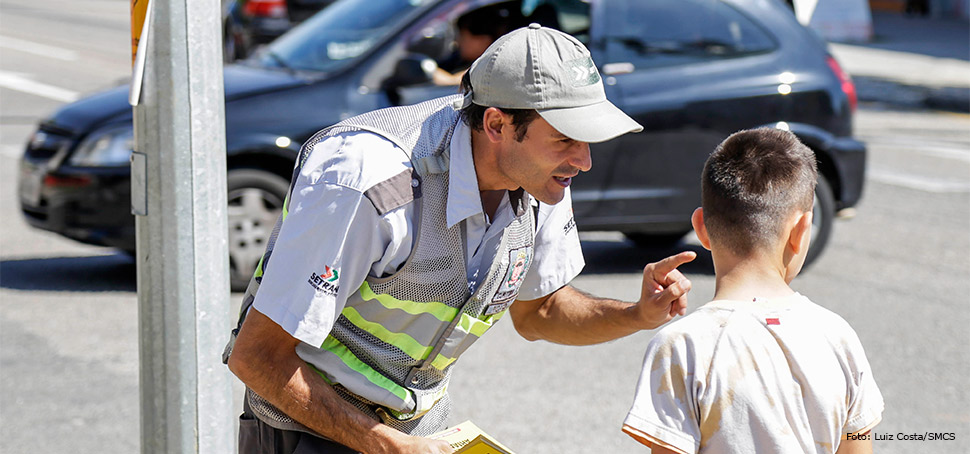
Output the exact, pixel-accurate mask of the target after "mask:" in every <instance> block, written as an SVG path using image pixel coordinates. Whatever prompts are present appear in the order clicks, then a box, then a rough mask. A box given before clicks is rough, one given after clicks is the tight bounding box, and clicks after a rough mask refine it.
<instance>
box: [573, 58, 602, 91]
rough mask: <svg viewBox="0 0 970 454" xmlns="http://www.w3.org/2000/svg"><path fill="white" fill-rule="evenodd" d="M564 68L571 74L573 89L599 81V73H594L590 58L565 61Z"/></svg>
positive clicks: (594, 67) (594, 68)
mask: <svg viewBox="0 0 970 454" xmlns="http://www.w3.org/2000/svg"><path fill="white" fill-rule="evenodd" d="M566 68H568V69H569V71H570V72H571V73H572V79H571V80H572V85H573V87H585V86H587V85H593V84H595V83H597V82H599V81H600V73H599V72H598V71H596V65H594V64H593V59H592V58H589V57H583V58H577V59H575V60H570V61H567V62H566Z"/></svg>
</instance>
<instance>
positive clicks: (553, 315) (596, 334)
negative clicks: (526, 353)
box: [510, 285, 643, 345]
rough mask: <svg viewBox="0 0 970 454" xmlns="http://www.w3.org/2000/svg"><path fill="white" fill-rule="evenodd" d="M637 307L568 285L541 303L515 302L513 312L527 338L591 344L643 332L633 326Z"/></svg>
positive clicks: (516, 322)
mask: <svg viewBox="0 0 970 454" xmlns="http://www.w3.org/2000/svg"><path fill="white" fill-rule="evenodd" d="M634 306H636V304H634V303H628V302H624V301H618V300H614V299H609V298H598V297H595V296H592V295H589V294H587V293H584V292H582V291H579V290H577V289H575V288H573V287H571V286H568V285H567V286H565V287H563V288H561V289H559V290H557V291H556V292H554V293H553V294H551V295H549V296H548V297H547V298H544V299H541V300H534V301H516V302H515V303H514V304H513V305H512V307H511V308H510V311H511V313H512V320H513V323H515V328H516V330H517V331H518V332H519V334H521V335H522V336H523V337H525V338H526V339H529V340H539V339H543V340H547V341H549V342H555V343H557V344H565V345H592V344H598V343H602V342H607V341H611V340H614V339H618V338H620V337H624V336H627V335H630V334H633V333H635V332H637V331H639V330H641V329H643V327H642V326H638V325H636V324H635V323H634V321H635V314H633V313H632V311H633V310H634Z"/></svg>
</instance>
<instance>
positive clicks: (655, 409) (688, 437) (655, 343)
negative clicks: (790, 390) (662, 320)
mask: <svg viewBox="0 0 970 454" xmlns="http://www.w3.org/2000/svg"><path fill="white" fill-rule="evenodd" d="M694 374H695V371H694V370H693V365H692V360H691V358H690V357H689V348H688V347H687V345H686V339H685V337H684V336H683V335H679V334H676V333H675V332H672V331H670V330H669V329H666V328H665V329H663V330H661V331H659V332H658V333H657V334H656V335H655V336H654V338H653V339H652V340H651V341H650V345H649V346H648V347H647V353H646V356H645V357H644V361H643V370H642V371H641V374H640V380H639V382H638V383H637V389H636V394H635V396H634V398H633V405H632V407H631V408H630V411H629V413H628V414H627V416H626V419H625V420H624V421H623V432H625V433H626V434H627V435H630V436H631V437H633V438H634V439H636V440H637V441H639V442H641V443H643V444H645V445H654V444H659V445H661V446H663V447H666V448H668V449H671V450H673V451H675V452H681V453H687V454H692V453H695V452H697V449H698V448H699V447H700V441H701V431H700V425H699V423H698V421H699V420H700V418H699V417H698V415H697V411H696V409H697V408H698V407H697V405H696V398H695V396H694V383H693V382H694Z"/></svg>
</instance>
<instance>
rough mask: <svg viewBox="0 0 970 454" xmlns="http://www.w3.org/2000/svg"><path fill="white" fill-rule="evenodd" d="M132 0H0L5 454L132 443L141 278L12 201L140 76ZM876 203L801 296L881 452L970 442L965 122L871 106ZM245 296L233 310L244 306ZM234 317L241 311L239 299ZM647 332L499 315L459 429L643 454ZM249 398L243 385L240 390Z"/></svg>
mask: <svg viewBox="0 0 970 454" xmlns="http://www.w3.org/2000/svg"><path fill="white" fill-rule="evenodd" d="M128 4H129V3H128V1H127V0H44V1H30V0H0V24H2V29H0V219H2V223H0V224H2V225H0V229H2V234H0V451H2V452H9V453H20V452H24V453H28V452H29V453H33V452H75V453H134V452H138V449H139V448H138V446H139V434H138V417H139V409H138V372H139V366H138V364H139V363H138V357H137V355H138V348H137V343H138V333H137V322H138V314H137V296H136V293H135V292H136V289H135V267H134V265H133V263H132V261H131V260H130V259H129V258H127V257H126V256H123V255H119V254H115V253H114V252H113V251H111V250H109V249H104V248H96V247H89V246H84V245H80V244H77V243H74V242H71V241H69V240H65V239H62V238H60V237H58V236H56V235H53V234H49V233H45V232H41V231H36V230H33V229H31V228H29V227H27V225H26V224H25V223H24V221H23V220H22V217H21V216H20V213H19V208H18V205H17V199H16V186H15V185H16V180H17V173H18V167H17V166H18V161H17V159H18V156H19V153H20V149H21V147H22V145H23V144H24V143H25V142H26V140H27V138H28V136H29V135H30V133H31V132H32V130H33V127H34V125H35V124H36V122H37V121H39V120H40V119H42V118H43V117H44V116H45V115H46V114H48V113H49V112H51V111H52V110H53V109H54V108H56V107H57V106H58V105H61V104H62V103H63V102H66V101H69V100H70V99H74V98H77V97H79V96H83V94H85V93H88V92H91V91H93V90H96V89H99V88H103V87H106V86H109V85H111V84H113V83H114V82H115V81H117V80H119V79H123V78H125V77H126V76H127V72H128V70H129V48H128V17H127V14H128ZM856 135H857V136H858V137H859V138H861V139H863V140H865V141H866V142H867V143H868V145H869V150H870V155H869V156H870V160H869V175H868V179H867V181H866V192H865V196H864V199H863V201H862V203H861V204H860V206H859V207H858V210H857V215H856V216H855V217H854V218H853V219H851V220H843V221H840V222H837V224H836V227H835V231H834V235H833V237H832V239H831V242H830V244H829V247H828V249H827V251H826V252H825V254H824V255H823V256H822V257H821V258H820V259H819V261H818V262H816V263H815V265H814V266H812V267H811V268H809V269H807V270H806V271H805V272H804V273H803V274H802V276H800V277H799V278H798V279H796V280H795V282H794V283H793V287H795V289H796V290H798V291H800V292H802V293H803V294H805V295H807V296H809V297H811V298H812V299H813V300H815V301H816V302H818V303H819V304H821V305H823V306H826V307H828V308H830V309H833V310H835V311H836V312H838V313H840V314H842V316H843V317H844V318H845V319H846V320H848V321H849V323H850V324H852V326H853V327H855V329H856V331H857V332H858V333H859V336H860V338H861V340H862V343H863V345H864V346H865V348H866V351H867V353H868V356H869V360H870V362H871V364H872V367H873V372H874V374H875V377H876V380H877V383H878V384H879V386H880V388H881V390H882V392H883V394H884V396H885V399H886V404H887V408H886V411H885V413H884V415H883V422H882V423H881V424H880V425H879V426H877V428H876V430H875V432H876V433H880V434H892V435H894V437H896V436H897V435H899V434H924V433H927V432H945V433H954V434H955V436H956V440H955V441H942V442H928V441H927V442H919V441H899V440H894V441H877V442H876V443H875V447H876V450H877V452H880V453H910V452H935V453H965V452H968V451H970V409H968V406H970V391H968V389H970V386H967V385H968V380H967V377H968V376H970V352H968V346H970V233H968V229H970V116H967V115H963V114H952V113H942V112H934V111H926V110H898V109H893V108H891V107H887V106H884V105H872V104H868V105H862V106H861V108H860V110H859V112H858V115H857V117H856ZM583 247H584V252H585V253H586V256H587V262H588V264H587V268H586V270H585V272H584V274H583V275H582V276H581V277H579V278H578V279H577V280H576V281H575V282H574V284H575V285H576V286H577V287H579V288H581V289H583V290H586V291H589V292H592V293H594V294H598V295H602V296H609V297H614V298H620V299H627V300H632V299H635V298H636V296H637V294H638V291H639V290H638V285H639V269H640V268H641V267H642V266H643V265H644V264H646V263H647V262H648V261H651V260H654V259H658V258H661V257H662V256H664V255H665V254H667V253H672V252H676V251H675V250H670V251H646V250H642V249H636V248H634V247H633V246H632V245H631V244H630V243H628V242H626V241H624V240H623V239H622V238H621V237H619V236H617V235H615V234H611V233H595V234H587V235H584V244H583ZM681 248H692V249H694V250H697V251H698V252H699V253H700V258H699V259H698V260H697V261H696V262H695V263H693V264H690V265H688V266H686V267H685V271H686V272H687V274H688V276H689V277H690V278H691V279H692V281H693V283H694V289H693V291H692V292H691V295H690V302H691V308H694V307H697V306H699V305H700V304H703V303H704V302H706V301H707V300H708V299H709V298H710V297H711V296H712V295H713V293H714V288H713V287H714V278H713V271H712V268H711V264H710V259H709V256H708V255H706V254H704V252H703V250H701V249H700V248H698V247H697V246H696V245H695V244H694V243H692V242H687V243H686V244H684V245H682V246H681ZM238 299H239V298H238V295H236V296H235V297H234V298H233V305H237V304H238ZM227 312H231V313H234V312H235V308H234V307H233V308H227ZM651 335H652V333H650V332H644V333H640V334H636V335H633V336H630V337H627V338H624V339H621V340H618V341H615V342H611V343H607V344H603V345H598V346H592V347H563V346H557V345H551V344H548V343H541V342H540V343H528V342H525V341H523V340H522V339H520V338H518V337H517V336H516V335H515V333H514V332H513V330H512V326H511V323H508V322H503V323H500V324H499V325H498V326H497V327H496V328H495V330H494V331H493V333H492V334H490V335H489V336H486V337H485V338H484V339H483V340H482V341H481V342H480V343H479V344H478V345H477V346H476V347H474V348H472V349H471V350H470V351H469V352H468V353H467V355H466V356H465V357H463V359H462V360H461V362H462V364H461V365H460V366H459V367H458V369H457V370H456V372H455V377H454V381H453V385H452V394H453V396H454V400H455V402H456V405H457V410H456V415H455V422H460V421H462V420H464V419H472V420H473V421H475V422H476V423H477V424H478V425H479V426H481V427H482V428H484V429H485V430H487V431H488V432H489V433H491V434H493V435H495V436H496V437H497V438H499V439H500V440H502V441H503V442H504V443H505V444H507V445H508V446H510V447H511V448H512V449H514V450H516V451H517V452H519V453H525V454H529V453H563V452H576V453H643V452H645V450H644V449H643V448H642V447H641V446H640V445H638V444H637V443H635V442H634V441H632V439H629V438H628V437H626V436H625V435H623V434H622V433H620V431H619V428H620V424H621V422H622V420H623V417H624V416H625V414H626V411H627V409H628V405H629V403H630V400H631V398H632V394H633V389H634V386H635V384H636V379H637V376H638V374H639V369H640V362H641V360H642V355H643V351H644V349H645V347H646V344H647V342H648V341H649V339H650V337H651ZM237 389H238V388H237Z"/></svg>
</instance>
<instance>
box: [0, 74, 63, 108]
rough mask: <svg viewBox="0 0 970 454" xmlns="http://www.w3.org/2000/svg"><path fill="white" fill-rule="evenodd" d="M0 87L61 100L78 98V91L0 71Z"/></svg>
mask: <svg viewBox="0 0 970 454" xmlns="http://www.w3.org/2000/svg"><path fill="white" fill-rule="evenodd" d="M0 87H3V88H9V89H11V90H16V91H19V92H23V93H29V94H32V95H37V96H41V97H44V98H47V99H53V100H55V101H61V102H71V101H75V100H77V98H78V92H76V91H73V90H68V89H66V88H61V87H55V86H53V85H47V84H45V83H41V82H37V81H33V80H30V79H29V78H27V77H24V76H23V75H21V74H16V73H11V72H6V71H0Z"/></svg>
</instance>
